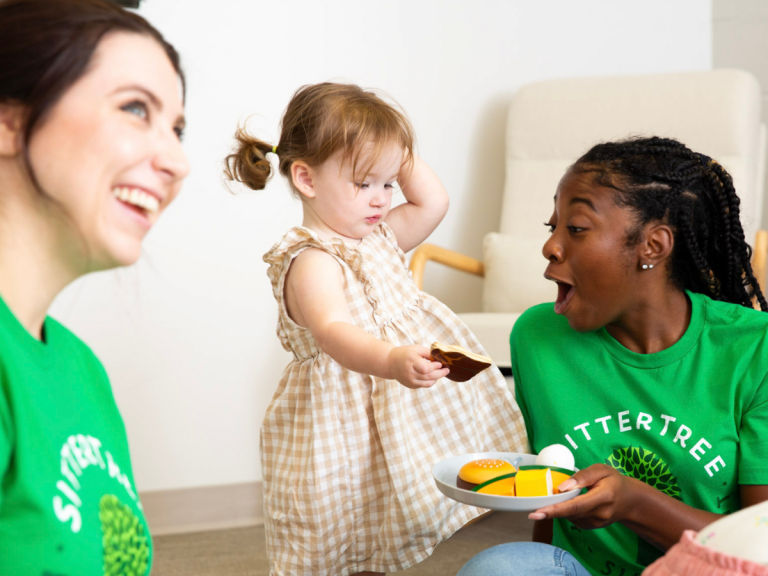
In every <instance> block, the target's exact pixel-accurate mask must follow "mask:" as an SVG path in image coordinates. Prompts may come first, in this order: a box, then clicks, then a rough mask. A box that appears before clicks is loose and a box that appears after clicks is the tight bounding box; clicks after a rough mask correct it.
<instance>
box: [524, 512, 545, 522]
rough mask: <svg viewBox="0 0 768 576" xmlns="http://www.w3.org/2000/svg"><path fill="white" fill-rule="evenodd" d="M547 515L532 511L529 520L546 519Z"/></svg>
mask: <svg viewBox="0 0 768 576" xmlns="http://www.w3.org/2000/svg"><path fill="white" fill-rule="evenodd" d="M546 517H547V515H546V514H542V513H541V512H531V513H530V514H528V520H544V519H545V518H546Z"/></svg>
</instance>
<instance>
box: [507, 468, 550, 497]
mask: <svg viewBox="0 0 768 576" xmlns="http://www.w3.org/2000/svg"><path fill="white" fill-rule="evenodd" d="M552 494H553V491H552V471H551V470H550V469H549V468H544V469H539V470H523V469H522V468H521V469H520V471H519V472H518V473H517V479H516V480H515V495H516V496H552Z"/></svg>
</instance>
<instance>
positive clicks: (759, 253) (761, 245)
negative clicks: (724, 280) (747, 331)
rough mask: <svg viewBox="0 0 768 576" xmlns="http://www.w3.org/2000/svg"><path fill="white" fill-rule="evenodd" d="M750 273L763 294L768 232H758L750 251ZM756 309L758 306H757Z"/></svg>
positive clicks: (767, 254) (767, 261)
mask: <svg viewBox="0 0 768 576" xmlns="http://www.w3.org/2000/svg"><path fill="white" fill-rule="evenodd" d="M752 273H753V274H754V275H755V278H756V279H757V282H758V283H759V284H760V288H761V289H762V291H763V294H765V288H766V286H765V282H766V273H768V230H758V231H757V235H756V236H755V245H754V246H753V250H752ZM757 307H758V308H759V307H760V305H759V304H758V306H757Z"/></svg>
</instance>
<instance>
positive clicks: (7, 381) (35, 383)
mask: <svg viewBox="0 0 768 576" xmlns="http://www.w3.org/2000/svg"><path fill="white" fill-rule="evenodd" d="M183 86H184V82H183V76H182V74H181V69H180V66H179V58H178V55H177V53H176V51H175V50H174V49H173V48H172V47H171V46H170V45H169V44H168V43H167V42H165V40H163V38H162V36H161V35H160V34H159V33H158V32H157V31H156V30H155V29H154V28H152V27H151V26H150V25H149V24H148V23H147V22H146V21H144V20H143V19H142V18H140V17H139V16H137V15H135V14H132V13H130V12H126V11H125V10H123V9H122V8H120V7H119V6H117V5H115V4H113V3H112V2H108V1H106V0H0V573H2V574H3V575H17V574H19V575H20V574H48V573H50V574H54V573H55V574H71V573H73V571H74V570H77V571H78V572H84V573H89V574H97V573H102V572H103V573H110V574H111V573H119V574H128V575H144V574H146V573H148V571H149V566H150V563H151V556H152V554H151V541H150V539H149V534H148V530H147V526H146V522H145V520H144V516H143V513H142V507H141V503H140V501H139V499H138V496H137V491H136V489H135V487H134V484H133V475H132V472H131V463H130V457H129V453H128V445H127V439H126V434H125V429H124V426H123V423H122V419H121V418H120V414H119V412H118V410H117V407H116V405H115V401H114V398H113V396H112V392H111V389H110V385H109V381H108V379H107V376H106V374H105V372H104V369H103V367H102V366H101V364H100V363H99V361H98V360H97V359H96V358H95V357H94V356H93V354H92V352H91V351H90V350H89V349H88V348H87V347H86V346H85V344H83V343H82V342H81V341H80V340H78V339H77V338H76V337H75V336H74V335H73V334H72V333H70V332H69V331H68V330H67V329H66V328H64V327H63V326H61V325H60V324H58V323H57V322H56V321H55V320H53V319H52V318H50V317H47V316H46V312H47V310H48V307H49V306H50V304H51V302H52V301H53V299H54V298H55V297H56V295H57V294H58V293H59V292H60V291H61V290H62V289H63V288H64V287H65V286H66V285H67V284H69V283H70V282H72V281H73V280H75V279H76V278H78V277H80V276H82V275H83V274H86V273H89V272H92V271H96V270H105V269H109V268H114V267H117V266H124V265H128V264H132V263H133V262H135V261H136V260H137V259H138V258H139V256H140V254H141V243H142V240H143V239H144V236H145V235H146V234H147V232H148V231H149V230H150V228H151V227H152V226H153V225H154V224H155V222H156V221H157V219H158V217H159V216H160V214H161V213H162V211H163V210H164V209H165V208H166V207H167V206H168V204H170V202H171V201H173V199H174V198H175V197H176V195H177V194H178V192H179V188H180V186H181V182H182V180H183V178H184V177H185V176H186V174H187V172H188V165H187V160H186V157H185V155H184V151H183V150H182V147H181V142H180V138H181V133H182V130H183V127H184V117H183Z"/></svg>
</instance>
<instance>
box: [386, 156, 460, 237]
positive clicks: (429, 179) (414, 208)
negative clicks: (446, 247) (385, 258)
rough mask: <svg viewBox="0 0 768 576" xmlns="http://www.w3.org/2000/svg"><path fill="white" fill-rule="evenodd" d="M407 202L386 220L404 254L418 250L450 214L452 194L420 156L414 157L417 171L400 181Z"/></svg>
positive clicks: (406, 173)
mask: <svg viewBox="0 0 768 576" xmlns="http://www.w3.org/2000/svg"><path fill="white" fill-rule="evenodd" d="M398 183H399V184H400V189H401V190H402V191H403V196H405V199H406V200H407V202H406V203H405V204H401V205H400V206H397V207H396V208H393V209H392V211H391V212H390V213H389V215H388V216H387V218H386V222H387V224H388V225H389V227H390V228H392V231H393V232H394V233H395V237H397V244H398V245H399V246H400V249H401V250H402V251H403V252H408V251H409V250H412V249H413V248H416V246H418V245H419V244H421V243H422V242H423V241H424V240H426V239H427V237H428V236H429V235H430V234H432V231H433V230H434V229H435V228H437V225H438V224H440V222H441V221H442V220H443V218H444V217H445V214H446V212H448V204H449V199H448V192H446V190H445V187H444V186H443V184H442V182H440V179H439V178H438V177H437V174H435V173H434V172H433V171H432V169H431V168H430V167H429V166H427V164H426V162H424V161H423V160H422V159H421V158H419V157H418V156H414V157H413V168H412V170H410V172H405V171H404V172H402V173H401V174H400V177H399V178H398Z"/></svg>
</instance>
